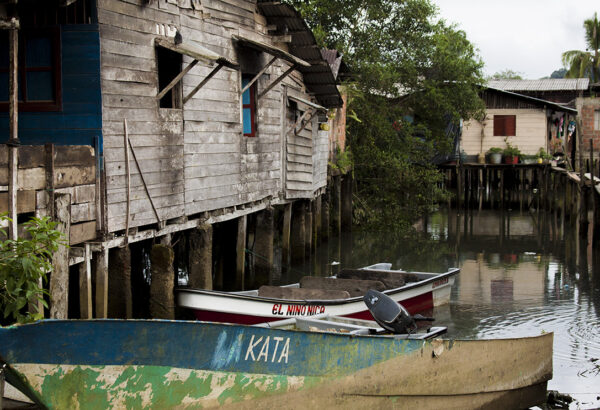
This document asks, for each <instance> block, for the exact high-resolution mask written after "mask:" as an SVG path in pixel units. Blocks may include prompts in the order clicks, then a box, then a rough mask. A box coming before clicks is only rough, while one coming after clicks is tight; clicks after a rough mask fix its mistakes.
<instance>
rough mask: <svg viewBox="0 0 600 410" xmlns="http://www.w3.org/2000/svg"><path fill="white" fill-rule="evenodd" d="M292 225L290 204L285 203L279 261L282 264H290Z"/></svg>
mask: <svg viewBox="0 0 600 410" xmlns="http://www.w3.org/2000/svg"><path fill="white" fill-rule="evenodd" d="M291 227H292V204H291V203H289V204H285V205H284V210H283V227H282V231H283V233H282V236H283V237H282V238H281V263H282V265H283V266H288V265H289V264H290V232H291Z"/></svg>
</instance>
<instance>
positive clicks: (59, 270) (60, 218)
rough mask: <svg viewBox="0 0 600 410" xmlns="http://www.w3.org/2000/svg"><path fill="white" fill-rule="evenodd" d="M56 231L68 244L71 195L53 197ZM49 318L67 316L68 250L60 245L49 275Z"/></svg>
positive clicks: (54, 255) (63, 317)
mask: <svg viewBox="0 0 600 410" xmlns="http://www.w3.org/2000/svg"><path fill="white" fill-rule="evenodd" d="M54 209H55V217H54V220H55V221H56V222H57V223H58V224H57V226H56V228H55V229H56V230H57V231H60V232H62V233H63V234H64V235H65V237H66V241H67V243H68V241H69V239H68V238H69V233H70V230H71V194H59V195H56V197H55V204H54ZM49 286H50V301H51V303H50V318H51V319H67V317H68V314H69V250H68V248H67V246H65V245H60V246H59V247H58V250H57V251H56V252H54V253H53V255H52V273H51V274H50V285H49Z"/></svg>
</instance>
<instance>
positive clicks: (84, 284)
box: [79, 243, 93, 319]
mask: <svg viewBox="0 0 600 410" xmlns="http://www.w3.org/2000/svg"><path fill="white" fill-rule="evenodd" d="M83 255H84V256H83V262H82V263H80V264H79V317H80V318H81V319H91V318H92V317H93V313H92V312H93V308H92V252H91V250H90V244H89V243H86V244H84V254H83Z"/></svg>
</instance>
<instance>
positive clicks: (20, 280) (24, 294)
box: [0, 214, 66, 323]
mask: <svg viewBox="0 0 600 410" xmlns="http://www.w3.org/2000/svg"><path fill="white" fill-rule="evenodd" d="M0 221H1V222H6V221H8V222H10V221H11V219H10V218H9V217H8V216H7V215H6V214H3V215H0ZM55 227H56V222H53V221H51V220H50V218H49V217H42V218H32V219H31V220H29V221H28V222H26V223H25V224H24V228H25V231H26V232H27V233H28V236H29V237H28V238H18V239H16V240H12V239H4V240H3V241H1V242H0V310H1V311H2V315H3V317H4V319H5V320H6V319H9V320H13V321H16V322H19V323H26V322H31V321H34V320H38V319H41V318H43V312H39V311H37V302H40V303H41V304H42V305H43V306H44V307H47V306H48V305H47V303H46V301H45V300H44V295H47V294H48V292H47V291H46V290H45V289H44V288H43V283H45V281H46V279H47V274H48V272H50V271H51V269H52V263H51V260H52V254H53V253H54V252H56V251H57V250H58V247H59V246H60V245H65V246H66V240H65V237H64V234H63V233H61V232H59V231H57V230H55V229H54V228H55ZM0 235H2V236H3V237H4V238H8V237H7V235H6V230H5V229H0ZM28 303H31V306H32V307H33V309H34V311H29V309H25V307H26V306H27V304H28Z"/></svg>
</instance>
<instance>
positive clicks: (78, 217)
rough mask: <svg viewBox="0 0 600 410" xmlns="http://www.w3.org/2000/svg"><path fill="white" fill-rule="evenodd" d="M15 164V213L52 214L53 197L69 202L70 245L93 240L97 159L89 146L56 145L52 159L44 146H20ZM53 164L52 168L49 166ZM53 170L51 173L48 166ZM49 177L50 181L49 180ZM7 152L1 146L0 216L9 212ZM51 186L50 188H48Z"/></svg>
mask: <svg viewBox="0 0 600 410" xmlns="http://www.w3.org/2000/svg"><path fill="white" fill-rule="evenodd" d="M18 150H19V164H18V178H17V179H18V192H17V213H18V214H31V215H35V216H46V215H50V214H51V212H52V211H51V204H50V201H51V198H52V196H53V195H58V194H69V196H70V199H71V219H70V238H69V242H70V244H71V245H75V244H78V243H81V242H85V241H89V240H93V239H94V238H96V158H95V156H94V150H93V148H92V147H89V146H56V147H55V149H54V151H53V155H52V159H50V158H48V157H47V155H46V150H45V147H44V146H43V145H35V146H26V145H25V146H21V147H19V148H18ZM50 164H52V165H50ZM50 166H51V167H52V170H53V172H52V171H50V168H49V167H50ZM49 175H51V176H52V178H51V179H50V180H49V179H48V177H49ZM7 184H8V149H7V146H6V145H4V144H2V145H0V213H2V212H7V211H8V210H9V209H8V192H6V185H7ZM49 185H51V186H49Z"/></svg>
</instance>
